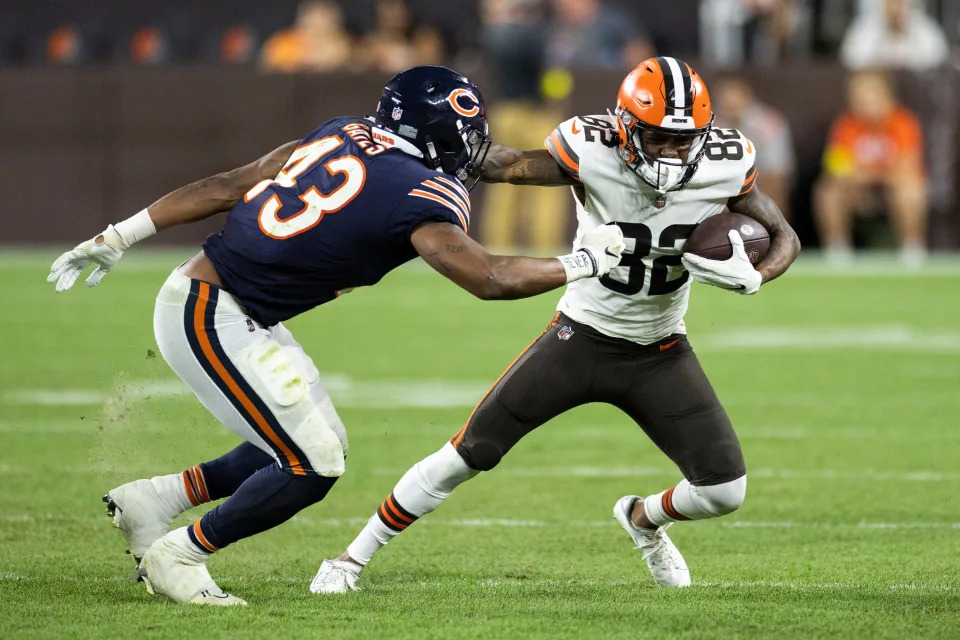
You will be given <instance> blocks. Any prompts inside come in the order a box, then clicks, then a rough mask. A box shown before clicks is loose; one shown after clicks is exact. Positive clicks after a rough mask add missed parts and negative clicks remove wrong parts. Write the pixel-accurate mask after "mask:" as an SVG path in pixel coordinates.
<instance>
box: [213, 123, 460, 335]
mask: <svg viewBox="0 0 960 640" xmlns="http://www.w3.org/2000/svg"><path fill="white" fill-rule="evenodd" d="M428 220H438V221H445V222H450V223H453V224H455V225H457V226H459V227H461V228H462V229H463V230H464V231H466V230H467V229H468V226H469V223H470V197H469V194H468V193H467V190H466V189H465V188H464V187H463V185H462V184H461V183H460V182H459V181H458V180H457V179H456V178H455V177H453V176H449V175H446V174H444V173H440V172H437V171H433V170H432V169H429V168H427V167H426V165H424V164H423V163H422V162H421V161H420V160H418V159H417V158H414V157H412V156H410V155H408V154H406V153H404V152H403V151H401V150H399V149H396V148H394V147H393V146H392V145H390V144H388V143H386V142H385V141H384V144H381V142H380V141H378V140H376V139H374V133H373V132H372V131H371V123H370V122H369V121H367V120H364V119H363V118H357V117H340V118H334V119H332V120H328V121H327V122H325V123H323V124H322V125H320V127H319V128H318V129H316V130H315V131H314V132H313V133H311V134H310V135H308V136H307V137H306V138H304V139H303V140H302V141H301V142H300V145H299V146H298V147H297V150H296V151H294V152H293V155H292V156H291V157H290V160H289V161H288V162H287V164H286V166H284V168H283V171H281V172H280V174H279V175H278V176H277V177H276V179H274V180H265V181H263V182H261V183H260V184H258V185H257V186H255V187H254V188H253V189H251V190H250V191H249V192H248V193H247V194H246V196H245V197H244V199H243V200H242V201H241V202H238V203H237V204H236V205H235V206H234V207H233V209H231V211H230V213H229V215H228V216H227V222H226V225H225V227H224V229H223V231H220V232H219V233H216V234H214V235H211V236H210V237H208V238H207V240H206V242H204V244H203V250H204V252H205V253H206V255H207V257H209V258H210V260H211V261H212V262H213V265H214V267H215V268H216V270H217V273H218V274H219V276H220V279H221V281H222V282H223V285H224V288H225V289H226V290H227V291H229V292H230V293H232V294H234V295H235V296H237V298H239V299H240V301H241V303H243V305H244V307H245V308H246V309H247V312H248V313H249V314H250V315H251V317H253V318H254V319H256V320H257V321H259V322H261V323H262V324H264V325H266V326H271V325H274V324H276V323H277V322H281V321H283V320H287V319H288V318H292V317H293V316H296V315H298V314H300V313H303V312H304V311H307V310H309V309H312V308H313V307H316V306H318V305H321V304H324V303H325V302H329V301H331V300H333V299H335V298H336V297H337V295H339V294H340V293H341V292H344V291H346V290H349V289H352V288H354V287H362V286H369V285H372V284H375V283H377V282H378V281H379V280H380V279H381V278H382V277H383V276H384V275H386V274H387V272H389V271H391V270H392V269H394V268H396V267H398V266H400V265H401V264H403V263H404V262H407V261H408V260H411V259H413V258H415V257H416V256H417V252H416V250H415V249H414V247H413V245H412V244H411V242H410V235H411V234H412V233H413V231H414V229H415V228H416V227H417V226H418V225H419V224H420V223H422V222H425V221H428Z"/></svg>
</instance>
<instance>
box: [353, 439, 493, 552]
mask: <svg viewBox="0 0 960 640" xmlns="http://www.w3.org/2000/svg"><path fill="white" fill-rule="evenodd" d="M478 473H480V472H479V471H476V470H474V469H471V468H470V467H468V466H467V463H466V462H464V461H463V458H461V457H460V454H458V453H457V450H456V449H454V447H453V445H452V444H450V443H449V442H448V443H446V444H445V445H443V448H441V449H440V450H439V451H437V452H436V453H434V454H432V455H429V456H427V457H426V458H424V459H423V460H421V461H420V462H418V463H417V464H415V465H414V466H413V467H412V468H410V470H408V471H407V472H406V473H405V474H403V477H402V478H400V482H398V483H397V486H396V487H394V488H393V492H392V493H391V494H390V495H389V496H387V499H386V500H384V502H383V504H381V505H380V508H378V509H377V512H376V513H375V514H373V516H371V517H370V519H369V520H368V521H367V524H366V526H365V527H364V528H363V531H361V532H360V535H358V536H357V537H356V539H355V540H354V541H353V542H351V543H350V546H349V547H347V554H348V555H349V556H350V557H351V558H353V559H354V560H356V561H357V562H359V563H360V564H362V565H365V564H367V563H368V562H370V558H372V557H373V554H375V553H376V552H377V551H379V550H380V548H381V547H383V545H385V544H387V543H388V542H390V540H392V539H393V537H394V536H396V535H397V534H398V533H400V532H401V531H403V530H405V529H406V528H407V527H408V526H410V525H411V524H413V523H414V522H415V521H416V520H417V518H419V517H421V516H423V515H425V514H427V513H430V512H431V511H433V510H434V509H436V508H437V507H439V506H440V503H441V502H443V501H444V500H446V499H447V496H449V495H450V492H451V491H453V490H454V489H455V488H456V487H457V485H459V484H461V483H463V482H466V481H467V480H469V479H470V478H472V477H473V476H475V475H477V474H478Z"/></svg>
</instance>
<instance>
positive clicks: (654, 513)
mask: <svg viewBox="0 0 960 640" xmlns="http://www.w3.org/2000/svg"><path fill="white" fill-rule="evenodd" d="M712 123H713V112H712V110H711V107H710V96H709V94H708V92H707V88H706V86H705V85H704V83H703V80H702V79H701V78H700V76H699V75H698V74H697V73H696V72H695V71H694V70H693V69H692V68H690V66H689V65H687V64H686V63H685V62H683V61H682V60H678V59H676V58H670V57H658V58H651V59H649V60H646V61H644V62H643V63H641V64H640V65H639V66H638V67H637V68H636V69H634V70H633V71H631V72H630V74H629V75H627V77H626V78H625V79H624V81H623V83H622V85H621V87H620V92H619V96H618V99H617V108H616V111H615V112H614V113H612V114H610V113H608V114H606V115H594V116H583V117H576V118H572V119H570V120H567V121H566V122H563V123H562V124H560V126H558V127H557V128H556V129H555V130H554V131H553V133H551V134H550V136H549V137H548V138H547V140H546V144H545V146H546V149H543V150H536V151H517V150H515V149H509V148H506V147H497V148H495V150H494V151H492V152H491V154H490V156H489V157H488V159H487V161H486V162H485V163H484V165H483V179H484V180H486V181H488V182H509V183H513V184H528V185H568V186H571V187H572V190H573V193H574V195H575V197H576V200H577V218H578V222H579V228H578V230H577V237H578V238H579V237H581V236H583V234H585V233H588V232H589V231H590V230H591V229H595V228H596V227H598V226H600V225H605V224H616V225H618V226H619V227H620V228H621V229H622V231H623V234H624V237H625V239H626V242H627V250H626V252H625V253H624V256H623V259H622V260H621V262H620V266H619V267H617V268H615V269H613V270H612V271H611V272H610V273H609V274H608V275H607V276H605V277H603V278H599V279H592V280H590V279H586V280H579V281H577V282H573V283H571V284H569V285H568V286H567V289H566V292H565V293H564V295H563V297H562V298H561V300H560V303H559V305H558V313H557V315H556V316H555V317H554V319H553V322H551V323H550V325H549V326H548V327H547V330H546V331H545V332H544V333H543V334H542V335H541V336H540V337H539V338H538V339H537V340H535V341H534V342H533V344H531V345H530V347H528V348H527V349H526V350H525V351H524V352H523V353H521V354H520V356H519V357H518V358H517V359H516V360H515V361H514V362H513V363H511V364H510V366H509V367H508V368H507V370H506V371H505V372H504V374H503V375H502V376H501V377H500V378H499V379H498V380H497V382H496V383H495V384H494V386H493V388H492V389H491V390H490V391H489V392H488V393H487V395H486V396H485V397H484V398H483V399H482V400H481V401H480V403H479V404H478V405H477V407H476V409H474V412H473V414H472V415H471V416H470V417H469V418H468V419H467V422H466V424H465V425H464V426H463V428H462V429H461V430H460V431H459V432H458V433H457V434H456V435H455V436H454V437H453V438H452V439H451V440H450V441H449V442H448V443H447V444H445V445H444V446H443V447H442V448H441V449H440V450H439V451H437V452H436V453H434V454H432V455H430V456H428V457H427V458H425V459H423V460H422V461H420V462H418V463H417V464H416V465H415V466H414V467H413V468H411V469H410V470H409V471H408V472H407V473H406V474H405V475H404V476H403V477H402V478H401V479H400V482H399V483H398V484H397V485H396V487H394V489H393V492H392V493H391V494H390V495H389V496H388V497H387V499H386V500H385V501H384V502H383V504H381V505H380V507H379V508H378V509H377V511H376V513H375V514H374V515H373V516H372V517H371V518H370V520H369V521H368V523H367V525H366V526H365V527H364V529H363V531H361V533H360V535H358V536H357V538H356V539H355V540H354V541H353V543H351V544H350V545H349V547H348V548H347V550H346V552H344V553H343V554H341V555H340V556H339V557H338V558H337V559H335V560H326V561H324V562H323V564H322V565H321V567H320V571H319V573H318V574H317V577H316V578H315V579H314V582H313V584H312V585H311V590H312V591H314V592H316V593H341V592H344V591H347V590H350V589H356V588H357V587H356V583H357V580H358V578H359V575H360V571H361V570H362V568H363V567H364V566H365V565H366V564H367V563H368V562H369V561H370V558H371V557H372V556H373V554H374V553H375V552H376V551H377V550H378V549H380V548H381V547H382V546H383V545H385V544H386V543H387V542H389V541H390V539H392V538H393V537H394V536H395V535H397V534H398V533H400V532H401V531H403V530H404V529H406V528H407V527H408V526H409V525H410V524H412V523H413V522H414V521H415V520H416V519H417V518H419V517H421V516H423V515H424V514H426V513H429V512H430V511H433V510H434V509H435V508H437V507H438V506H439V505H440V503H441V502H443V500H444V499H446V498H447V496H449V495H450V493H451V492H452V491H453V489H454V488H455V487H456V486H457V485H459V484H461V483H463V482H464V481H466V480H468V479H470V478H472V477H474V476H475V475H477V474H478V473H479V472H481V471H487V470H490V469H492V468H493V467H494V466H496V465H497V463H499V462H500V460H501V458H502V457H503V456H504V454H506V453H507V451H509V450H510V448H511V447H512V446H513V445H514V444H516V443H517V442H518V441H519V440H520V438H522V437H523V436H524V435H526V434H527V433H529V432H530V431H532V430H533V429H535V428H537V427H538V426H540V425H542V424H543V423H545V422H547V421H548V420H550V419H552V418H554V417H556V416H557V415H559V414H561V413H563V412H565V411H567V410H569V409H571V408H573V407H576V406H579V405H582V404H586V403H589V402H606V403H609V404H612V405H614V406H616V407H618V408H620V409H621V410H623V412H624V413H626V414H627V415H628V416H629V417H630V418H632V419H633V420H634V421H636V423H637V424H638V425H639V426H640V427H641V428H642V429H643V430H644V431H645V432H646V434H647V435H648V436H649V437H650V438H651V440H653V442H654V443H655V444H656V445H657V446H658V447H659V448H660V449H661V450H662V451H663V452H664V453H665V454H666V455H667V456H668V457H669V458H670V459H671V460H672V461H673V462H674V463H675V464H676V465H677V467H678V468H679V470H680V471H681V473H682V474H683V479H681V480H680V481H679V482H678V483H677V484H676V485H674V486H672V487H669V488H667V489H665V490H662V491H659V492H655V493H648V494H647V495H646V497H640V496H637V495H627V496H624V497H623V498H621V499H620V500H619V501H618V502H617V503H616V505H614V508H613V514H614V517H615V518H616V519H617V521H618V522H619V523H620V524H621V525H622V526H623V528H624V529H626V531H627V533H629V535H630V537H631V538H632V539H633V541H634V543H635V544H636V547H637V548H638V549H641V550H642V554H643V559H644V560H645V561H646V563H647V565H648V567H649V569H650V572H651V573H652V575H653V577H654V579H655V580H656V582H657V583H658V584H660V585H663V586H672V587H683V586H687V585H689V584H690V573H689V571H688V569H687V565H686V562H685V561H684V559H683V557H682V556H681V555H680V552H679V551H678V550H677V548H676V546H674V544H673V543H672V542H671V541H670V538H669V537H668V536H667V535H666V533H665V530H666V528H667V527H669V526H670V525H671V524H672V523H673V522H676V521H680V520H701V519H706V518H714V517H718V516H723V515H726V514H728V513H731V512H732V511H734V510H736V509H737V508H738V507H739V506H740V505H741V504H742V503H743V499H744V496H745V493H746V486H747V481H746V468H745V465H744V460H743V454H742V452H741V449H740V443H739V441H738V440H737V436H736V434H735V433H734V430H733V426H732V425H731V423H730V419H729V418H728V417H727V414H726V412H725V411H724V409H723V407H722V406H721V404H720V401H719V400H718V399H717V396H716V394H715V393H714V391H713V388H712V387H711V385H710V383H709V381H708V380H707V378H706V376H705V375H704V372H703V369H702V368H701V367H700V363H699V362H698V360H697V357H696V355H695V354H694V352H693V350H692V349H691V347H690V345H689V343H688V342H687V339H686V335H685V334H686V329H685V327H684V323H683V316H684V313H685V312H686V309H687V300H688V296H689V292H690V280H691V276H692V279H694V280H698V281H700V282H704V283H707V284H711V285H715V286H718V287H721V288H724V289H729V290H731V291H736V292H737V293H741V294H753V293H756V292H757V290H758V289H759V288H760V286H761V285H762V284H764V283H766V282H769V281H770V280H773V279H774V278H776V277H777V276H779V275H781V274H782V273H783V272H784V271H786V270H787V268H788V267H789V266H790V264H791V263H792V262H793V261H794V259H795V258H796V256H797V254H798V253H799V251H800V243H799V241H798V239H797V236H796V234H795V233H794V231H793V230H792V229H791V228H790V226H789V225H788V224H787V222H786V221H785V220H784V218H783V215H782V214H781V213H780V210H779V209H778V208H777V206H776V204H774V202H773V200H771V199H770V198H769V197H767V196H766V195H764V194H763V193H762V192H761V191H760V190H759V189H758V188H757V186H756V181H757V171H756V168H755V166H754V158H755V155H756V152H755V149H754V148H753V145H752V144H751V142H750V141H749V140H747V139H746V138H744V137H743V135H742V134H741V133H740V132H739V131H736V130H733V129H714V128H713V127H712ZM724 207H729V209H730V210H731V211H734V212H737V213H741V214H744V215H746V216H749V217H751V218H753V219H755V220H757V221H758V222H759V223H761V224H762V225H763V226H764V227H765V228H766V229H767V230H768V232H769V234H770V238H771V243H770V251H769V252H768V254H767V255H766V256H765V257H764V258H763V260H761V261H760V263H759V264H757V265H756V267H754V266H753V265H752V264H751V263H750V261H749V259H748V258H747V255H746V253H745V251H744V249H743V241H742V238H741V237H740V235H739V234H738V233H737V232H736V231H732V232H731V233H730V240H731V244H732V245H733V249H734V251H733V255H732V257H731V258H729V259H728V260H722V261H721V260H708V259H705V258H702V257H699V256H695V255H692V254H684V253H683V248H684V244H685V242H686V239H687V238H688V237H689V235H690V234H691V233H692V231H693V229H694V227H695V226H696V225H697V224H698V223H700V222H702V221H703V220H705V219H707V218H708V217H710V216H712V215H715V214H717V213H720V212H721V211H722V210H723V209H724ZM455 249H456V248H455V247H454V248H453V249H451V248H449V247H448V250H455Z"/></svg>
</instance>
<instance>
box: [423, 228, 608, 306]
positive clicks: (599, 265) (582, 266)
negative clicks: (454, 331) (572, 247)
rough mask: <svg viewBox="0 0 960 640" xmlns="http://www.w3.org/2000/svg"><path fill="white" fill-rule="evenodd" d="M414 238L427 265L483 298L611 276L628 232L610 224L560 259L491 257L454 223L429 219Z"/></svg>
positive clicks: (513, 295) (504, 297) (509, 296)
mask: <svg viewBox="0 0 960 640" xmlns="http://www.w3.org/2000/svg"><path fill="white" fill-rule="evenodd" d="M410 241H411V242H412V243H413V246H414V248H416V250H417V252H418V253H419V254H420V256H421V257H422V258H423V259H424V260H425V261H426V262H427V264H429V265H430V266H431V267H433V268H434V269H436V270H437V271H439V272H440V273H441V274H443V275H444V276H446V277H447V278H449V279H450V280H453V281H454V282H455V283H456V284H458V285H459V286H460V287H462V288H463V289H466V290H467V291H469V292H470V293H472V294H473V295H475V296H477V297H478V298H481V299H483V300H513V299H516V298H527V297H530V296H535V295H537V294H540V293H544V292H545V291H550V290H552V289H556V288H558V287H562V286H563V285H565V284H566V283H568V282H572V281H574V280H579V279H580V278H589V277H593V276H602V275H606V274H607V272H609V271H610V269H612V268H613V267H615V266H617V265H618V264H619V263H620V254H621V253H622V252H623V233H622V232H621V231H620V229H619V227H616V226H608V225H604V226H601V227H598V228H596V229H594V230H593V231H591V232H589V233H587V234H584V237H583V240H582V242H581V243H580V246H579V247H578V248H577V250H576V251H574V252H573V253H571V254H569V255H565V256H559V257H557V258H526V257H522V256H497V255H492V254H490V253H488V252H487V250H486V249H484V248H483V246H481V245H480V244H479V243H477V242H475V241H474V240H472V239H471V238H470V236H468V235H467V234H466V233H464V232H463V230H462V229H461V228H460V227H458V226H457V225H455V224H452V223H449V222H425V223H423V224H421V225H420V226H419V227H417V228H416V230H414V232H413V234H412V235H411V236H410Z"/></svg>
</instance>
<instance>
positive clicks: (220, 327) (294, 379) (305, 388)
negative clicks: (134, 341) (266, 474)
mask: <svg viewBox="0 0 960 640" xmlns="http://www.w3.org/2000/svg"><path fill="white" fill-rule="evenodd" d="M153 330H154V334H155V335H156V338H157V344H158V345H159V347H160V353H161V354H163V357H164V359H165V360H166V361H167V363H168V364H169V365H170V368H171V369H173V370H174V372H175V373H176V374H177V375H178V376H180V378H181V379H182V380H183V381H184V382H185V383H186V384H187V386H188V387H190V389H191V390H192V391H193V392H194V394H196V396H197V398H198V399H199V400H200V402H201V403H202V404H203V406H204V407H206V408H207V410H208V411H209V412H210V413H212V414H213V415H214V416H216V418H217V419H218V420H219V421H220V422H222V423H223V424H224V425H225V426H226V427H227V428H228V429H230V430H231V431H233V432H234V433H236V434H237V435H239V436H240V437H242V438H244V439H245V440H247V441H248V442H250V443H252V444H254V445H256V446H257V447H259V448H260V449H262V450H263V451H265V452H267V453H269V454H271V455H272V456H273V457H274V458H276V460H277V462H278V463H280V466H281V467H282V468H284V469H285V470H287V471H289V472H290V473H293V474H294V475H313V474H316V475H321V476H328V477H335V476H339V475H341V474H342V473H343V471H344V455H345V454H346V451H347V434H346V430H345V429H344V426H343V422H342V421H341V420H340V417H339V416H338V415H337V412H336V410H335V409H334V407H333V403H332V402H331V401H330V396H329V395H328V394H327V391H326V390H325V389H324V388H323V385H322V384H321V382H320V373H319V372H318V371H317V368H316V367H315V366H314V364H313V361H312V360H311V359H310V357H309V356H308V355H307V354H306V353H304V351H303V348H302V347H301V346H300V344H299V343H297V341H296V340H295V339H294V338H293V335H291V333H290V332H289V331H287V329H286V328H285V327H284V326H283V325H282V324H277V325H275V326H273V327H269V328H265V327H263V326H262V325H261V324H259V323H258V322H256V321H254V320H253V319H251V318H250V317H249V316H248V315H247V314H246V312H245V311H244V309H243V307H242V306H241V305H240V303H239V301H238V300H237V299H236V298H235V297H234V296H233V295H231V294H229V293H227V292H226V291H224V290H223V289H220V288H219V287H215V286H213V285H210V284H208V283H206V282H201V281H199V280H194V279H191V278H188V277H187V276H185V275H183V274H182V273H180V272H179V270H175V271H174V272H173V273H171V274H170V277H169V278H167V281H166V282H165V283H164V285H163V287H162V288H161V289H160V293H159V294H158V295H157V305H156V309H155V311H154V316H153Z"/></svg>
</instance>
